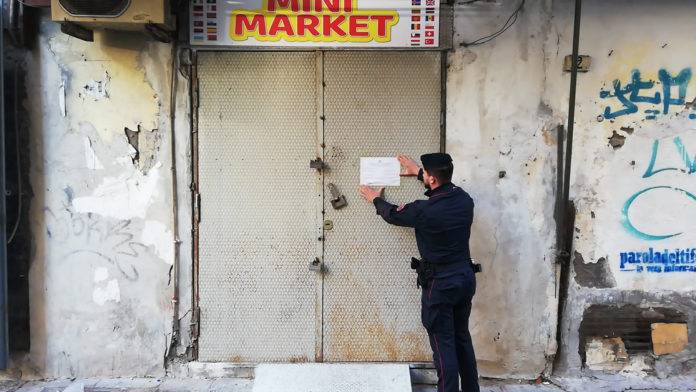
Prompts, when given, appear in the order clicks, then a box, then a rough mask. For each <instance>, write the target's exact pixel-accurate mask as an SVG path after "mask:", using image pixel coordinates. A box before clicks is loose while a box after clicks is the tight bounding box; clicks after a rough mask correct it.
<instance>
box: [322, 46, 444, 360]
mask: <svg viewBox="0 0 696 392" xmlns="http://www.w3.org/2000/svg"><path fill="white" fill-rule="evenodd" d="M439 56H440V55H439V53H425V52H410V53H405V52H328V53H326V54H325V64H324V72H325V82H326V87H325V91H324V94H325V98H324V99H325V109H324V110H325V115H326V124H325V133H324V135H325V136H324V137H325V142H326V162H327V163H328V166H329V168H330V170H329V171H328V172H327V173H326V178H325V182H326V183H327V184H328V183H334V184H336V186H337V187H338V188H339V189H340V190H341V191H342V192H344V193H345V194H346V197H347V199H348V203H349V205H348V206H347V207H345V208H343V209H341V210H333V209H332V208H331V206H330V205H329V204H327V205H326V206H325V208H326V211H327V218H328V219H331V220H333V222H334V228H333V230H331V231H327V232H326V243H325V255H324V261H325V263H326V267H327V269H328V272H327V274H326V276H325V280H324V323H325V324H324V358H325V359H326V360H328V361H429V360H431V358H432V357H431V354H430V348H429V345H428V343H427V337H426V333H425V330H424V329H423V328H422V326H421V322H420V292H419V290H418V289H416V284H415V275H414V273H413V272H412V270H411V269H410V265H409V262H410V258H411V257H412V256H417V255H418V250H417V248H416V244H415V236H414V232H413V229H408V228H399V227H394V226H389V225H387V224H386V223H385V222H384V221H382V219H381V218H380V217H379V216H377V215H375V209H374V206H372V205H371V204H368V203H366V202H365V201H364V200H361V199H360V198H359V196H358V194H357V188H358V185H359V172H360V157H370V156H378V157H379V156H396V154H398V153H404V154H410V155H411V156H412V157H414V158H416V159H417V158H418V157H419V156H420V154H422V153H425V152H433V151H437V150H438V149H439V141H440V139H439V135H440V127H439V124H440V57H439ZM423 191H424V188H423V186H422V184H421V183H420V182H418V181H417V180H416V179H415V178H405V179H402V182H401V186H400V187H398V188H388V189H387V191H386V196H387V199H388V200H390V201H392V202H394V203H397V204H398V203H403V202H409V201H412V200H414V199H417V198H423V197H424V196H423ZM325 192H327V194H328V190H325Z"/></svg>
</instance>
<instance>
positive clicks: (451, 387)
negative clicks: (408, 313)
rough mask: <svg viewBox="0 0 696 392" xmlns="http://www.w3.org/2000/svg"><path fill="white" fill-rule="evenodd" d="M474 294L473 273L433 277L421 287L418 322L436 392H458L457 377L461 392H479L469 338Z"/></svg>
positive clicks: (474, 282) (474, 279) (474, 360)
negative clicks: (428, 349)
mask: <svg viewBox="0 0 696 392" xmlns="http://www.w3.org/2000/svg"><path fill="white" fill-rule="evenodd" d="M475 292H476V277H475V276H474V273H473V271H472V272H471V273H464V274H462V273H460V274H456V275H452V276H448V277H442V278H439V277H435V278H434V279H432V280H430V281H429V282H428V285H427V286H425V287H423V293H422V296H421V319H422V321H423V326H424V327H425V329H426V330H427V331H428V337H429V338H430V347H432V349H433V362H434V364H435V368H436V370H437V376H438V384H437V391H438V392H459V378H460V377H461V380H462V391H463V392H479V385H478V371H477V370H476V357H475V355H474V346H473V344H472V342H471V335H470V334H469V315H470V314H471V300H472V298H473V297H474V293H475Z"/></svg>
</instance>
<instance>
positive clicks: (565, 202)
mask: <svg viewBox="0 0 696 392" xmlns="http://www.w3.org/2000/svg"><path fill="white" fill-rule="evenodd" d="M581 14H582V0H575V11H574V16H573V18H574V21H573V55H572V64H571V71H570V96H569V99H568V126H567V129H568V132H567V136H566V138H565V139H566V146H565V157H564V158H565V162H564V169H563V176H562V182H563V193H562V195H561V201H560V206H559V209H558V220H557V223H556V224H557V225H558V227H559V229H558V230H557V238H556V252H557V255H556V257H557V262H558V263H559V264H560V267H561V271H560V277H559V281H560V287H559V290H558V319H557V325H556V344H557V347H556V356H555V358H554V368H557V367H558V361H559V357H560V355H559V354H560V351H561V347H562V346H561V343H562V341H561V337H562V336H561V335H562V322H563V312H564V311H565V305H566V300H567V297H568V286H569V282H568V279H569V277H570V252H571V248H572V245H573V243H572V242H573V241H572V239H573V236H572V230H573V225H574V224H575V222H574V216H575V214H574V213H573V211H571V209H570V206H571V205H572V204H571V202H570V169H571V163H572V156H573V131H574V129H575V96H576V93H577V81H578V61H577V60H578V51H579V47H580V17H581ZM560 142H561V141H560V140H559V143H560ZM559 180H561V179H559Z"/></svg>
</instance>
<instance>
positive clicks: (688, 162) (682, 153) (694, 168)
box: [621, 136, 696, 241]
mask: <svg viewBox="0 0 696 392" xmlns="http://www.w3.org/2000/svg"><path fill="white" fill-rule="evenodd" d="M672 142H673V144H674V147H675V150H673V151H675V152H676V153H677V154H679V157H680V159H681V161H682V162H683V163H684V165H683V167H657V165H656V161H657V157H658V153H659V151H660V150H661V148H660V141H659V140H655V141H654V142H653V145H652V150H651V154H650V162H649V163H648V167H647V168H646V170H645V173H644V174H643V178H650V177H652V176H654V175H656V174H659V173H664V172H667V171H674V170H677V171H681V172H683V173H685V174H692V173H694V172H696V156H693V157H692V156H691V155H690V154H689V152H688V151H687V149H686V147H685V146H684V143H683V141H682V139H681V138H680V137H678V136H677V137H675V138H674V139H672ZM665 190H666V191H668V192H676V193H677V194H679V195H681V196H684V197H686V198H687V200H690V201H691V202H696V195H694V194H693V193H691V192H689V191H687V190H685V189H682V188H679V187H674V186H668V185H657V186H650V187H647V188H644V189H641V190H639V191H638V192H636V193H634V194H633V195H631V196H630V197H629V198H628V199H627V200H626V202H625V203H624V204H623V208H622V210H621V222H622V224H623V226H624V227H625V228H626V230H628V232H629V233H631V234H632V235H634V236H636V237H638V238H640V239H642V240H647V241H656V240H664V239H667V238H671V237H675V236H678V235H681V234H683V232H671V233H649V232H647V230H646V229H639V228H637V227H636V225H634V223H633V222H632V221H631V218H630V217H629V213H630V211H631V208H632V207H634V204H635V203H636V201H637V200H638V199H640V198H641V197H645V196H646V195H650V194H652V193H655V192H658V191H665Z"/></svg>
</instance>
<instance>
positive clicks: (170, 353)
mask: <svg viewBox="0 0 696 392" xmlns="http://www.w3.org/2000/svg"><path fill="white" fill-rule="evenodd" d="M178 58H179V46H178V40H176V39H175V40H173V42H172V62H171V73H172V75H171V77H172V79H171V83H170V86H169V88H170V92H169V94H170V97H169V130H170V135H171V136H170V137H171V141H170V143H171V159H172V162H171V176H172V232H173V233H174V243H173V244H172V245H173V246H174V260H173V264H172V269H171V284H172V288H173V293H172V338H171V341H170V343H169V349H168V350H167V353H166V354H165V358H164V360H165V368H166V366H167V360H170V359H172V358H174V357H176V347H177V345H178V344H179V338H180V333H181V330H180V325H179V267H180V265H179V264H180V262H179V247H180V245H181V241H180V239H179V215H178V214H179V198H178V196H177V187H178V181H177V174H176V132H175V128H176V126H175V125H176V124H175V122H176V93H177V89H178V73H179V62H178Z"/></svg>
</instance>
